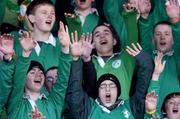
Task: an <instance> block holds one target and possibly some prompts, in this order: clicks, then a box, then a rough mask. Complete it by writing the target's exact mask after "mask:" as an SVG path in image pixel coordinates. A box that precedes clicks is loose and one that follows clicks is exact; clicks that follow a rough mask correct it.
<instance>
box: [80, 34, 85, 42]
mask: <svg viewBox="0 0 180 119" xmlns="http://www.w3.org/2000/svg"><path fill="white" fill-rule="evenodd" d="M84 41H85V35H84V33H83V34H82V35H81V38H80V42H84Z"/></svg>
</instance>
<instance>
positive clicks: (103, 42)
mask: <svg viewBox="0 0 180 119" xmlns="http://www.w3.org/2000/svg"><path fill="white" fill-rule="evenodd" d="M107 43H108V42H107V41H106V40H102V41H100V44H101V45H105V44H107Z"/></svg>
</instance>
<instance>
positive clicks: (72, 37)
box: [71, 33, 75, 44]
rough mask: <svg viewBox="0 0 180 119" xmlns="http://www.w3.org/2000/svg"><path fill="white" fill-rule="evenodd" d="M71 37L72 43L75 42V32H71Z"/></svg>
mask: <svg viewBox="0 0 180 119" xmlns="http://www.w3.org/2000/svg"><path fill="white" fill-rule="evenodd" d="M71 39H72V44H74V42H75V40H74V34H73V33H71Z"/></svg>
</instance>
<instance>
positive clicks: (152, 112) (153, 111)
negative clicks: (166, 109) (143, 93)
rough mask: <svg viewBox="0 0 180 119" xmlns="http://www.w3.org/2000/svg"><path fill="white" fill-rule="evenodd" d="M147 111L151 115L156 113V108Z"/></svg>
mask: <svg viewBox="0 0 180 119" xmlns="http://www.w3.org/2000/svg"><path fill="white" fill-rule="evenodd" d="M146 113H147V114H149V115H153V114H155V113H156V110H152V111H146Z"/></svg>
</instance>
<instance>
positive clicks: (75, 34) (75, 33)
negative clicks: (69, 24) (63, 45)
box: [74, 31, 78, 42]
mask: <svg viewBox="0 0 180 119" xmlns="http://www.w3.org/2000/svg"><path fill="white" fill-rule="evenodd" d="M74 38H75V42H78V35H77V31H75V32H74Z"/></svg>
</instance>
